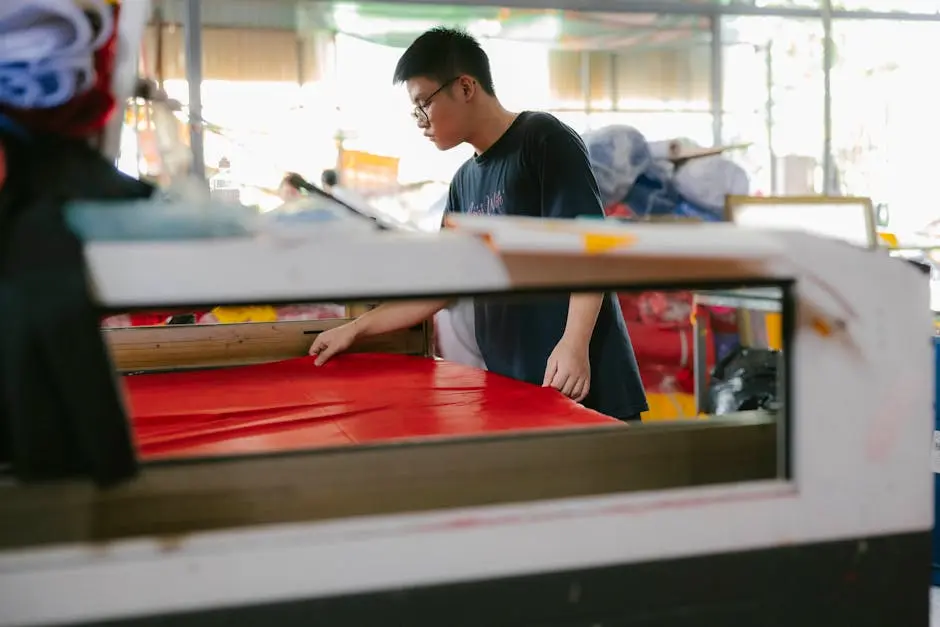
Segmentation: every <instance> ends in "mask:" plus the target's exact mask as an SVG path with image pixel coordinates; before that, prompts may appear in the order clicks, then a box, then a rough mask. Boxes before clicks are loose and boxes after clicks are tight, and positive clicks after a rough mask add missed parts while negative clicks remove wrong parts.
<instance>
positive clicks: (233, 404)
mask: <svg viewBox="0 0 940 627" xmlns="http://www.w3.org/2000/svg"><path fill="white" fill-rule="evenodd" d="M124 383H125V389H126V392H127V400H128V406H129V409H130V414H131V417H132V422H133V426H134V432H135V436H136V440H137V445H138V450H139V452H140V454H141V456H142V457H143V458H145V459H155V458H165V457H183V456H196V455H230V454H232V455H234V454H252V453H264V452H274V451H285V450H299V449H309V448H317V447H321V446H332V445H342V444H357V443H374V442H382V441H388V440H400V439H410V438H419V437H450V436H464V435H473V434H477V435H479V434H487V433H497V432H506V431H519V430H529V429H552V428H556V429H557V428H565V427H574V426H579V425H580V426H590V425H594V426H597V425H618V424H621V423H619V422H618V421H616V420H614V419H612V418H608V417H607V416H603V415H601V414H599V413H597V412H594V411H592V410H589V409H585V408H584V407H582V406H580V405H577V404H576V403H574V402H573V401H571V400H569V399H567V398H565V397H564V396H562V395H561V394H560V393H558V392H557V391H555V390H551V389H546V388H541V387H539V386H535V385H531V384H528V383H522V382H519V381H515V380H513V379H509V378H506V377H502V376H499V375H496V374H493V373H490V372H484V371H481V370H477V369H475V368H470V367H468V366H462V365H459V364H454V363H450V362H444V361H435V360H432V359H426V358H421V357H410V356H405V355H384V354H352V355H342V356H339V357H337V358H334V359H333V360H331V361H330V362H329V363H328V364H326V365H325V366H322V367H317V366H315V365H314V364H313V359H312V358H306V357H305V358H301V359H291V360H287V361H280V362H275V363H270V364H261V365H256V366H245V367H238V368H225V369H213V370H198V371H190V372H173V373H164V374H147V375H135V376H128V377H125V378H124Z"/></svg>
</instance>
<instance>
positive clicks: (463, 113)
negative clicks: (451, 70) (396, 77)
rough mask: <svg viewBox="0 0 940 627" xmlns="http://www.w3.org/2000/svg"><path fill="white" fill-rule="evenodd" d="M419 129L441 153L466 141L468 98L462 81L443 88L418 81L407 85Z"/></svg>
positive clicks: (429, 82) (435, 82)
mask: <svg viewBox="0 0 940 627" xmlns="http://www.w3.org/2000/svg"><path fill="white" fill-rule="evenodd" d="M405 85H406V87H407V88H408V96H409V98H411V102H412V104H413V105H414V117H415V120H416V121H417V123H418V128H420V129H421V130H422V131H423V132H424V136H425V137H427V138H428V139H430V140H431V141H432V142H433V143H434V145H435V146H437V148H438V150H450V149H451V148H453V147H454V146H457V145H459V144H461V143H463V141H464V139H465V138H466V134H467V133H466V125H467V116H468V113H469V109H468V98H466V97H465V96H466V93H465V91H464V89H463V85H462V79H461V77H456V78H454V79H451V80H449V81H447V82H445V83H443V84H441V83H439V82H438V81H435V80H432V79H428V78H424V77H417V78H412V79H409V80H408V81H407V82H406V83H405Z"/></svg>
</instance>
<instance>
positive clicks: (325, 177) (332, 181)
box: [320, 170, 339, 187]
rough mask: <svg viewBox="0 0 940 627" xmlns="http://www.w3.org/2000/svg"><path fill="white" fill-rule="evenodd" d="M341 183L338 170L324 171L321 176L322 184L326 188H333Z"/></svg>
mask: <svg viewBox="0 0 940 627" xmlns="http://www.w3.org/2000/svg"><path fill="white" fill-rule="evenodd" d="M338 182H339V177H338V176H337V175H336V170H323V174H321V175H320V183H322V184H323V185H324V186H325V187H333V186H334V185H336V184H337V183H338Z"/></svg>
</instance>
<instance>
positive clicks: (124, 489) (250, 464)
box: [0, 412, 780, 550]
mask: <svg viewBox="0 0 940 627" xmlns="http://www.w3.org/2000/svg"><path fill="white" fill-rule="evenodd" d="M775 421H776V418H775V417H774V416H772V415H770V414H766V413H763V412H745V413H742V414H738V415H729V416H722V417H718V418H714V419H712V420H709V421H689V422H681V423H656V424H648V425H639V426H632V425H631V426H627V425H613V426H611V427H601V428H591V429H578V430H566V431H554V432H551V431H543V432H540V433H528V434H525V435H518V436H517V437H509V438H507V437H479V438H468V439H461V440H448V441H444V442H441V441H424V442H420V443H417V442H415V443H405V444H396V445H383V446H372V447H344V448H341V449H325V450H320V451H311V452H300V453H291V454H279V455H261V456H255V457H242V458H237V459H231V458H223V459H211V460H210V459H206V460H182V461H174V462H155V463H150V464H146V465H145V466H144V468H143V471H142V473H141V475H140V477H139V478H137V479H136V480H134V481H130V482H128V483H126V484H124V485H121V486H118V487H116V488H111V489H108V490H99V489H96V488H95V487H94V486H92V485H89V484H87V483H79V482H54V483H46V484H30V485H25V486H19V485H15V484H13V483H12V482H11V483H8V484H6V485H2V484H0V550H4V549H12V548H23V547H28V546H39V545H51V544H64V543H77V542H88V543H98V544H99V545H100V546H101V548H102V549H104V548H106V545H107V543H108V542H110V541H114V540H119V539H123V538H133V537H144V536H150V537H153V538H155V539H156V540H157V541H159V542H162V543H163V544H164V545H165V548H166V549H167V550H173V549H174V548H178V547H180V546H181V545H182V543H184V542H185V540H186V534H189V533H194V532H200V531H210V530H214V529H226V528H237V527H245V526H255V525H267V524H277V523H292V522H304V521H325V520H331V519H338V518H345V517H351V516H368V515H381V514H393V513H404V512H419V511H429V510H439V509H446V508H454V507H471V506H481V505H493V504H501V503H520V502H531V501H537V500H543V499H558V498H569V497H578V496H589V495H597V494H609V493H616V492H632V491H640V490H664V489H669V488H680V487H691V486H701V485H709V484H719V483H733V482H741V481H759V480H772V479H776V478H780V477H778V474H777V440H778V435H777V427H776V424H775Z"/></svg>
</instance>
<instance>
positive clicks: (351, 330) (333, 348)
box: [309, 320, 358, 366]
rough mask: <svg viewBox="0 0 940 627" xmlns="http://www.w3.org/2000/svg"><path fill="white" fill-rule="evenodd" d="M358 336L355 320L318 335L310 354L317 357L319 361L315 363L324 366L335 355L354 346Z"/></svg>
mask: <svg viewBox="0 0 940 627" xmlns="http://www.w3.org/2000/svg"><path fill="white" fill-rule="evenodd" d="M357 336H358V329H357V328H356V321H355V320H353V321H352V322H349V323H346V324H344V325H342V326H339V327H334V328H332V329H329V330H327V331H323V332H322V333H320V334H319V335H317V339H315V340H314V341H313V344H312V345H311V346H310V351H309V353H310V354H311V355H316V357H317V359H316V361H314V363H315V364H316V365H317V366H322V365H323V364H325V363H326V362H327V361H329V360H330V358H332V357H333V356H334V355H337V354H339V353H342V352H343V351H345V350H347V349H348V348H349V347H350V346H352V345H353V342H355V341H356V337H357Z"/></svg>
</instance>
